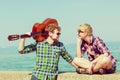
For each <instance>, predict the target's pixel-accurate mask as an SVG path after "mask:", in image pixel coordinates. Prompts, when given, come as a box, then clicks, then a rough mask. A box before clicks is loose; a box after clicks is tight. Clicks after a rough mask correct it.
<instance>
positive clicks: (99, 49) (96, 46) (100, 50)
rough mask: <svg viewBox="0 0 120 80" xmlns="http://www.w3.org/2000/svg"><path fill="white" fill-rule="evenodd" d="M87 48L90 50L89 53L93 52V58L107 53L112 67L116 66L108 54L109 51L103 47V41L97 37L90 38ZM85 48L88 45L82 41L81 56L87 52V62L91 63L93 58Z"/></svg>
mask: <svg viewBox="0 0 120 80" xmlns="http://www.w3.org/2000/svg"><path fill="white" fill-rule="evenodd" d="M89 46H90V48H91V51H93V52H94V55H95V56H99V55H100V54H104V53H108V54H109V57H110V58H111V60H112V63H113V64H114V66H115V65H116V59H115V58H114V57H113V56H112V55H111V54H110V51H109V50H108V48H107V46H106V45H105V43H104V42H103V40H101V39H100V38H99V37H94V36H91V38H90V44H89ZM87 47H88V44H87V43H86V42H85V41H83V42H82V45H81V50H82V54H84V53H85V52H87V55H88V58H89V60H90V61H92V60H94V59H95V57H94V56H93V55H91V53H90V52H89V51H87Z"/></svg>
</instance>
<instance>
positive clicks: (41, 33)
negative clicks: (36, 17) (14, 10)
mask: <svg viewBox="0 0 120 80" xmlns="http://www.w3.org/2000/svg"><path fill="white" fill-rule="evenodd" d="M49 24H55V25H58V22H57V20H56V19H52V18H47V19H45V20H44V21H43V22H42V23H35V24H34V25H33V28H32V32H31V35H28V34H22V35H18V34H14V35H9V36H8V40H9V41H14V40H18V39H21V38H30V37H33V39H34V40H36V41H38V42H41V41H43V40H45V39H46V38H47V37H48V33H47V32H46V31H45V28H46V27H47V26H48V25H49Z"/></svg>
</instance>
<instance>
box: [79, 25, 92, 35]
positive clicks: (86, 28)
mask: <svg viewBox="0 0 120 80" xmlns="http://www.w3.org/2000/svg"><path fill="white" fill-rule="evenodd" d="M78 30H81V31H83V32H87V33H88V35H89V36H92V35H93V34H92V32H93V30H92V27H91V25H90V24H88V23H84V24H81V25H79V26H78Z"/></svg>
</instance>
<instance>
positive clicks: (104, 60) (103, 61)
mask: <svg viewBox="0 0 120 80" xmlns="http://www.w3.org/2000/svg"><path fill="white" fill-rule="evenodd" d="M101 62H102V63H104V64H106V63H109V62H111V59H110V58H108V57H104V58H103V59H102V61H101Z"/></svg>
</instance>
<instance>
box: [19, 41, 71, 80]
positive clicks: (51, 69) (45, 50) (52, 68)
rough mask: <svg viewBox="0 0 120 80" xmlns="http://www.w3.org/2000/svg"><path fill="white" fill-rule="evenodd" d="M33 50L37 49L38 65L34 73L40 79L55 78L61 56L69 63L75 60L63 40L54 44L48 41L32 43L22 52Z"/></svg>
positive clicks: (53, 79) (50, 79) (52, 79)
mask: <svg viewBox="0 0 120 80" xmlns="http://www.w3.org/2000/svg"><path fill="white" fill-rule="evenodd" d="M33 51H36V65H35V66H34V69H33V75H34V76H36V77H37V78H38V79H40V80H55V78H56V76H57V74H58V62H59V57H60V56H62V57H63V58H64V59H65V60H66V61H67V62H69V63H70V62H71V61H72V60H73V59H72V57H71V56H70V55H68V52H67V51H66V49H65V47H64V45H63V43H61V42H55V43H54V44H53V45H50V44H49V43H48V42H47V41H43V42H38V43H34V44H30V45H28V46H26V47H25V48H24V50H23V51H21V52H20V53H23V54H25V53H30V52H33Z"/></svg>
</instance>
